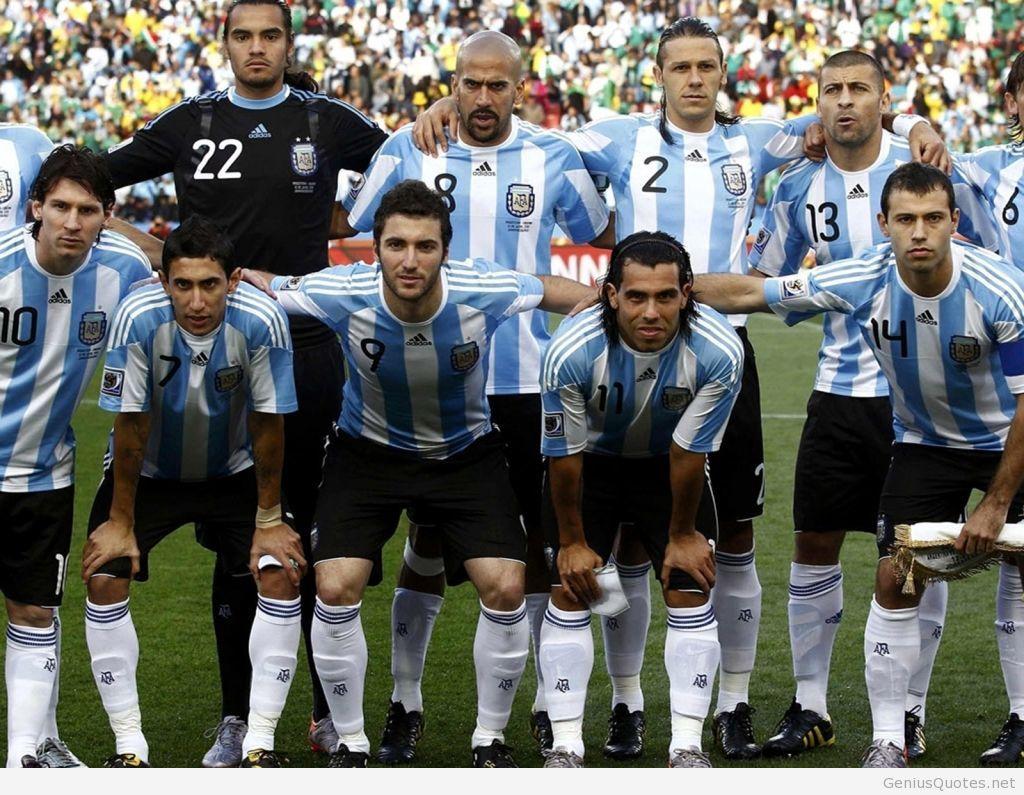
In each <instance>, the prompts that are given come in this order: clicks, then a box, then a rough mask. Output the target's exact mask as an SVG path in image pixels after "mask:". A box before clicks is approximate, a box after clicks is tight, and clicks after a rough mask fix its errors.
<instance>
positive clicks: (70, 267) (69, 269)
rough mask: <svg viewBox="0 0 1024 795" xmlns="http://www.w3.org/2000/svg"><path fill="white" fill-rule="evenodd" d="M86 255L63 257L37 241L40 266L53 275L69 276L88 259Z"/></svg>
mask: <svg viewBox="0 0 1024 795" xmlns="http://www.w3.org/2000/svg"><path fill="white" fill-rule="evenodd" d="M88 256H89V255H88V254H86V255H85V256H84V257H62V256H61V255H60V254H57V253H56V252H53V251H50V250H49V249H48V248H47V247H45V246H44V245H43V244H42V243H40V242H39V241H38V240H37V241H36V262H37V263H39V267H40V268H42V269H43V270H44V271H46V272H47V273H49V274H51V275H53V276H69V275H71V274H72V273H74V272H75V271H76V270H78V268H79V267H81V265H82V263H83V262H85V261H86V259H88Z"/></svg>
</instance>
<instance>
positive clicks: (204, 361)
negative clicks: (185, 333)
mask: <svg viewBox="0 0 1024 795" xmlns="http://www.w3.org/2000/svg"><path fill="white" fill-rule="evenodd" d="M209 363H210V357H209V356H207V355H206V351H199V353H197V354H196V355H195V356H193V357H192V364H195V365H198V366H199V367H206V365H208V364H209Z"/></svg>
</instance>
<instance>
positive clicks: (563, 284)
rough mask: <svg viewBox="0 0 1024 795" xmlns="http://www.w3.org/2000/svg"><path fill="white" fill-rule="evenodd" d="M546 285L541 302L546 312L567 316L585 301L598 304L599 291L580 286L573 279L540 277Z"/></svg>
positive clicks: (583, 285) (541, 306)
mask: <svg viewBox="0 0 1024 795" xmlns="http://www.w3.org/2000/svg"><path fill="white" fill-rule="evenodd" d="M537 278H538V279H540V281H541V283H542V284H543V285H544V297H543V298H542V299H541V301H540V304H539V306H540V308H541V309H543V310H545V311H546V312H556V313H557V314H560V315H567V314H569V312H570V311H572V310H573V309H574V308H575V307H576V305H577V304H580V303H582V302H584V301H590V302H591V303H596V301H597V297H598V291H597V288H595V287H590V286H589V285H586V284H580V283H579V282H577V281H574V280H573V279H566V278H565V277H564V276H538V277H537Z"/></svg>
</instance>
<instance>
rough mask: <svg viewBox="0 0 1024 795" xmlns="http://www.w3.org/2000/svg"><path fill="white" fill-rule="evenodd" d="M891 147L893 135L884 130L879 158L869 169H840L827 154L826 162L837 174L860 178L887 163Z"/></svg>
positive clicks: (879, 148)
mask: <svg viewBox="0 0 1024 795" xmlns="http://www.w3.org/2000/svg"><path fill="white" fill-rule="evenodd" d="M891 147H892V133H890V132H888V131H886V130H882V140H881V142H880V143H879V146H878V157H876V158H875V162H874V163H872V164H871V165H870V166H868V167H867V168H862V169H860V170H859V171H844V170H843V169H841V168H839V166H837V165H836V164H835V163H834V162H833V160H832V158H831V157H829V156H828V154H827V153H826V155H825V160H826V161H827V162H828V164H829V167H830V168H831V169H832V170H833V171H835V172H836V173H837V174H845V175H846V176H850V177H852V176H858V177H859V176H861V175H863V174H867V173H868V172H870V171H874V170H875V169H876V168H878V167H879V166H881V165H882V163H884V162H885V160H886V158H888V157H889V149H890V148H891Z"/></svg>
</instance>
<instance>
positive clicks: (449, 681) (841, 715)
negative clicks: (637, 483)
mask: <svg viewBox="0 0 1024 795" xmlns="http://www.w3.org/2000/svg"><path fill="white" fill-rule="evenodd" d="M750 328H751V338H752V340H753V343H754V347H755V349H756V350H757V357H758V369H759V371H760V374H761V390H762V410H763V412H764V413H765V415H766V417H765V420H764V436H765V449H766V458H767V461H766V466H767V473H768V491H767V506H766V513H765V515H764V517H763V518H761V519H760V520H759V521H758V522H757V523H756V536H757V561H758V573H759V576H760V579H761V583H762V586H763V588H764V597H763V598H764V608H763V619H762V623H761V634H760V640H759V645H758V656H757V665H756V668H755V670H754V675H753V679H752V683H751V703H752V706H753V707H754V708H755V709H756V710H757V714H756V716H755V719H754V723H755V729H756V731H757V734H758V739H759V740H763V739H764V738H765V737H767V735H768V734H769V733H770V732H771V730H772V728H773V727H774V725H775V722H776V721H777V720H778V718H779V717H780V716H781V714H782V712H783V711H784V710H785V708H786V707H787V706H788V705H789V701H790V698H791V697H792V693H793V682H792V669H791V663H790V652H789V636H788V630H787V625H786V601H787V582H788V576H789V561H790V556H791V554H792V539H791V527H790V522H791V519H790V516H791V514H790V501H791V495H792V473H793V461H794V456H795V454H796V447H797V441H798V439H799V435H800V429H801V427H802V421H801V418H802V415H803V412H804V405H805V402H806V399H807V396H808V395H809V393H810V388H811V383H812V379H813V371H814V364H815V361H816V356H815V354H816V349H817V346H818V342H819V338H820V331H819V329H818V327H817V326H816V325H814V324H811V323H808V324H805V325H804V326H802V327H798V328H795V329H786V328H785V327H784V326H783V325H782V324H781V323H779V322H777V321H776V320H774V319H771V318H763V317H761V318H755V319H753V320H752V322H751V324H750ZM95 398H96V392H95V388H94V389H93V390H92V392H91V393H90V397H89V398H87V400H86V401H85V403H84V404H83V406H82V407H81V409H80V410H79V412H78V416H77V419H76V422H75V430H76V432H77V435H78V439H79V450H78V486H77V498H76V499H77V503H76V523H75V537H74V542H73V545H72V552H71V565H70V567H69V568H70V574H69V577H68V591H67V595H66V597H65V607H64V609H63V611H62V616H63V622H64V653H63V671H62V677H61V705H60V711H59V713H58V716H59V721H60V726H61V731H62V735H63V737H64V739H65V740H66V741H67V742H68V744H69V745H70V747H71V748H72V749H73V750H74V751H75V752H76V753H77V754H79V756H81V757H82V758H83V760H84V761H86V762H87V763H88V764H89V765H97V764H99V763H100V762H101V761H102V759H103V758H105V757H106V756H107V755H109V754H111V753H113V738H112V735H111V733H110V730H109V728H108V726H107V720H106V715H105V714H104V712H103V709H102V707H101V705H100V701H99V697H98V694H97V692H96V687H95V685H94V684H93V682H92V677H91V674H90V671H89V658H88V652H87V650H86V647H85V638H84V625H83V604H84V597H85V595H84V589H83V586H82V582H81V579H80V577H79V572H80V565H79V564H80V554H81V549H82V543H83V538H84V528H85V521H86V518H87V516H88V512H89V506H90V503H91V500H92V496H93V493H94V491H95V488H96V486H97V483H98V480H99V475H100V461H101V457H102V452H103V447H104V445H105V443H106V435H107V431H108V430H109V427H110V421H111V418H110V416H109V415H108V414H106V412H102V411H100V410H99V409H98V408H97V406H96V399H95ZM403 537H404V536H403V535H402V533H398V534H397V535H396V536H395V538H394V539H393V540H392V541H391V543H390V544H389V545H388V547H387V550H386V558H385V559H386V573H385V582H386V583H391V582H393V581H394V577H395V575H396V573H397V567H398V560H399V556H400V552H401V544H402V538H403ZM874 561H875V547H874V542H873V539H872V538H870V537H868V536H866V535H851V536H850V537H849V539H848V540H847V542H846V546H845V548H844V550H843V570H844V574H845V589H846V596H845V612H844V614H843V623H842V626H841V628H840V631H839V636H838V639H837V641H836V647H835V652H834V654H833V658H832V677H831V692H830V700H829V706H830V710H831V714H832V718H833V720H834V721H835V725H836V732H837V744H836V746H834V747H832V748H826V749H821V750H817V751H813V752H810V753H807V754H804V755H803V756H801V757H799V758H798V759H796V760H792V761H789V762H755V763H753V764H757V765H771V766H786V765H791V766H822V767H845V766H855V765H857V764H858V761H859V758H860V754H861V753H862V752H863V750H864V748H865V747H866V745H867V743H868V742H869V741H870V729H871V726H870V712H869V709H868V702H867V695H866V691H865V687H864V676H863V652H862V637H863V627H864V621H865V617H866V615H867V609H868V605H869V599H870V596H871V590H872V587H871V584H872V579H873V570H874ZM212 565H213V556H212V554H211V553H209V552H207V551H206V550H203V549H201V548H200V547H199V546H198V545H197V544H196V543H195V541H194V539H193V534H192V532H191V528H183V529H181V530H180V531H178V532H177V533H175V534H174V535H172V536H171V537H170V538H169V539H167V540H166V541H165V542H164V543H163V544H161V545H160V546H159V547H158V548H157V550H156V551H155V553H154V554H153V555H152V557H151V578H150V581H149V582H147V583H143V584H141V585H136V586H135V587H134V588H133V591H132V614H133V616H134V620H135V626H136V627H137V629H138V634H139V643H140V646H141V650H142V651H141V658H140V662H139V673H138V681H139V691H140V695H141V701H142V712H143V723H144V729H145V731H146V735H147V737H148V739H149V743H150V759H151V762H152V763H153V764H154V765H156V766H161V767H167V766H191V767H195V766H198V765H199V761H200V759H201V758H202V755H203V753H204V752H205V751H206V749H207V747H208V745H209V742H210V741H209V739H207V738H204V731H206V730H207V729H209V728H211V727H213V726H216V724H217V721H218V719H219V717H220V714H219V705H220V691H219V687H218V680H217V673H216V671H217V669H216V663H215V655H214V642H213V632H212V629H211V619H210V579H211V569H212ZM652 585H654V582H653V580H652ZM995 586H996V572H995V571H989V572H986V573H983V574H981V575H978V576H976V577H974V578H972V579H970V580H966V581H962V582H955V583H952V584H951V587H950V599H949V614H948V616H947V621H946V628H945V637H944V638H943V640H942V645H941V648H940V651H939V656H938V660H937V663H936V666H935V673H934V676H933V679H932V686H931V693H930V696H929V706H928V721H927V738H928V754H927V756H926V757H925V759H924V760H922V762H921V763H920V765H921V766H928V765H933V766H943V767H969V766H974V765H975V764H977V759H978V754H979V753H980V752H981V751H982V750H984V749H985V748H986V747H987V746H988V744H989V743H990V742H991V741H992V740H993V739H994V737H995V735H996V734H997V733H998V730H999V727H1000V726H1001V725H1002V723H1003V721H1004V720H1005V719H1006V707H1007V702H1006V696H1005V693H1004V690H1003V682H1002V675H1001V673H1000V669H999V661H998V651H997V648H996V643H995V637H994V630H993V619H994V593H995ZM390 604H391V589H390V587H387V586H382V587H379V588H376V589H373V590H371V591H369V592H368V594H367V596H366V597H365V600H364V602H363V614H362V617H363V623H364V626H365V628H366V634H367V640H368V644H369V649H370V662H369V670H368V672H367V689H366V701H365V708H366V719H367V724H366V730H367V733H368V735H369V737H370V738H371V741H372V742H373V743H374V745H376V742H377V740H378V739H379V737H380V730H381V726H382V722H383V717H384V712H385V710H386V708H387V702H388V696H389V694H390V692H391V684H390V673H389V670H390V668H389V666H390V663H389V655H390V644H389V615H390ZM476 617H477V601H476V596H475V594H474V592H473V590H472V588H471V587H470V586H468V585H466V586H463V587H460V588H458V589H456V590H450V591H449V592H448V595H447V599H446V601H445V605H444V609H443V611H442V613H441V616H440V618H439V620H438V623H437V626H436V629H435V632H434V637H433V642H432V645H431V648H430V654H429V657H428V660H427V669H426V677H425V682H424V700H425V717H426V731H425V735H424V738H423V740H422V742H421V744H420V747H419V757H418V763H419V764H422V765H425V766H464V765H466V764H468V763H469V759H470V751H469V736H470V733H471V732H472V729H473V725H474V710H475V679H474V675H473V667H472V639H473V633H474V630H475V627H476ZM594 626H595V630H594V631H595V648H596V650H597V656H596V659H595V664H594V675H593V677H592V680H591V684H590V694H589V700H588V704H587V720H586V742H587V749H588V754H587V763H588V765H590V766H598V765H603V764H607V760H605V759H604V758H603V757H602V755H601V752H600V749H601V746H602V744H603V742H604V732H605V721H606V718H607V714H608V710H609V698H610V687H609V684H608V681H607V676H606V674H605V672H604V659H603V654H602V652H601V648H602V647H601V640H600V632H599V630H598V629H597V628H596V626H597V622H596V621H595V622H594ZM664 637H665V625H664V607H663V606H662V604H661V599H660V594H658V593H657V591H656V592H655V596H654V615H653V618H652V622H651V632H650V637H649V640H648V646H647V657H646V662H645V666H644V673H643V682H644V692H645V697H646V714H647V724H648V734H647V751H646V753H645V756H644V758H643V759H641V760H640V761H639V762H637V763H636V764H637V765H638V766H662V765H664V764H665V761H666V752H667V745H668V741H669V708H668V679H667V677H666V674H665V669H664V663H663V643H664ZM302 654H303V652H301V651H300V658H301V655H302ZM301 667H302V666H301V665H300V668H301ZM533 691H534V675H533V662H532V659H531V662H530V663H529V665H528V668H527V674H526V676H525V677H524V678H523V682H522V685H521V687H520V689H519V694H518V697H517V699H516V707H515V710H514V712H513V716H512V721H511V724H510V725H509V728H508V732H507V734H506V740H507V741H508V742H509V743H510V744H511V745H512V746H513V747H514V748H516V749H517V752H518V753H517V756H518V760H519V762H520V764H522V765H524V766H526V765H539V764H540V758H539V756H538V755H537V753H536V751H535V746H534V744H533V741H532V739H531V738H530V736H529V724H528V717H529V710H530V704H531V700H532V698H533ZM0 702H2V703H3V705H4V709H6V699H5V696H4V695H0ZM309 705H310V695H309V680H308V677H307V676H306V675H305V671H304V669H303V670H302V671H301V673H300V675H299V676H297V677H296V679H295V683H294V685H293V686H292V690H291V695H290V697H289V701H288V706H287V708H286V710H285V713H284V717H283V719H282V721H281V725H280V727H279V729H278V734H277V737H278V747H279V749H281V750H284V751H286V752H287V753H289V754H290V756H291V758H292V763H293V765H297V766H311V765H321V766H322V765H323V764H324V761H323V759H322V758H321V759H315V758H314V757H313V755H312V754H311V753H310V752H309V750H308V746H307V744H306V741H305V737H306V726H307V723H308V721H309ZM0 734H2V736H4V737H5V736H6V734H5V729H4V727H0ZM710 746H711V738H710V732H709V730H708V729H707V728H706V730H705V747H706V748H708V747H710ZM712 759H713V762H714V764H715V765H716V766H725V765H729V764H734V763H729V762H726V761H725V760H724V759H722V758H721V757H720V756H718V755H717V754H715V753H713V754H712ZM735 764H739V763H735ZM744 764H748V763H744Z"/></svg>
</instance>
